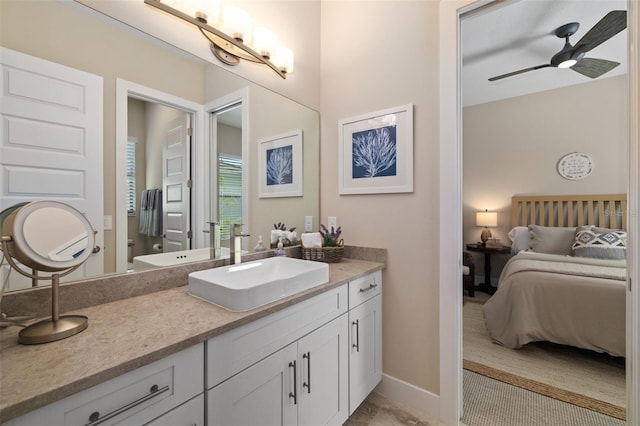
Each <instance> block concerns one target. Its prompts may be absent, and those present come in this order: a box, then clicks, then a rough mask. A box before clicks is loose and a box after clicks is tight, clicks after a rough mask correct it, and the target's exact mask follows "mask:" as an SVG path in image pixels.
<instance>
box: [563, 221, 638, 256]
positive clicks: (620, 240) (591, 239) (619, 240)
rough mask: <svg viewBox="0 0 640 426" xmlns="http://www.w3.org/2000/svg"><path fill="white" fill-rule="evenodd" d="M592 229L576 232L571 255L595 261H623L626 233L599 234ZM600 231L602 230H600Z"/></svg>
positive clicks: (625, 254)
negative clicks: (590, 258)
mask: <svg viewBox="0 0 640 426" xmlns="http://www.w3.org/2000/svg"><path fill="white" fill-rule="evenodd" d="M595 229H597V228H592V229H590V230H585V231H578V233H577V234H576V240H575V242H574V244H573V255H574V256H578V257H592V258H595V259H625V258H626V256H627V248H626V240H627V233H626V232H624V231H608V232H603V233H599V232H596V231H595ZM601 229H602V228H601Z"/></svg>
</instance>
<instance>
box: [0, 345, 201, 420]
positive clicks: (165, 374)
mask: <svg viewBox="0 0 640 426" xmlns="http://www.w3.org/2000/svg"><path fill="white" fill-rule="evenodd" d="M203 378H204V345H202V344H200V345H196V346H193V347H191V348H189V349H185V350H183V351H181V352H178V353H176V354H173V355H170V356H168V357H166V358H163V359H161V360H158V361H156V362H154V363H151V364H149V365H146V366H144V367H140V368H138V369H137V370H134V371H131V372H129V373H126V374H123V375H122V376H119V377H116V378H114V379H111V380H109V381H107V382H104V383H102V384H99V385H97V386H94V387H92V388H90V389H87V390H85V391H82V392H79V393H77V394H75V395H72V396H70V397H68V398H65V399H62V400H60V401H58V402H55V403H53V404H50V405H48V406H45V407H42V408H39V409H37V410H35V411H32V412H31V413H28V414H25V415H24V416H21V417H18V418H16V419H14V420H12V421H9V422H7V423H5V424H6V425H7V426H17V425H24V426H39V425H43V426H44V425H47V426H49V425H60V426H62V425H65V426H66V425H74V426H76V425H79V426H85V425H86V426H93V425H134V424H137V425H141V424H144V423H147V422H149V421H151V420H153V419H155V418H157V417H159V416H161V415H162V414H164V413H166V412H168V411H170V410H171V409H173V408H174V407H176V406H178V405H180V404H182V403H183V402H185V401H187V400H189V399H190V398H193V397H194V396H196V395H197V394H199V393H202V392H203V390H204V384H203V381H204V379H203Z"/></svg>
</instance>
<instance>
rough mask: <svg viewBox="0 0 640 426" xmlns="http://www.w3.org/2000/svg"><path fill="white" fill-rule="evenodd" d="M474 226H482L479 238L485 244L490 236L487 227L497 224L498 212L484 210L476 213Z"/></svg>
mask: <svg viewBox="0 0 640 426" xmlns="http://www.w3.org/2000/svg"><path fill="white" fill-rule="evenodd" d="M476 226H483V227H484V228H483V229H482V233H481V234H480V240H481V241H482V244H483V245H484V244H486V242H487V240H488V239H489V238H491V237H492V235H491V230H490V229H489V227H494V228H495V227H496V226H498V212H490V211H488V210H485V211H483V212H477V213H476Z"/></svg>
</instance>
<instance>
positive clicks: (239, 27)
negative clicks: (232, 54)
mask: <svg viewBox="0 0 640 426" xmlns="http://www.w3.org/2000/svg"><path fill="white" fill-rule="evenodd" d="M222 31H224V32H225V33H227V34H229V35H230V36H231V37H233V38H235V39H237V40H242V42H243V43H244V44H250V43H251V37H252V27H251V17H250V16H249V15H247V13H246V12H245V11H244V10H242V9H240V8H237V7H235V6H225V7H224V9H223V12H222Z"/></svg>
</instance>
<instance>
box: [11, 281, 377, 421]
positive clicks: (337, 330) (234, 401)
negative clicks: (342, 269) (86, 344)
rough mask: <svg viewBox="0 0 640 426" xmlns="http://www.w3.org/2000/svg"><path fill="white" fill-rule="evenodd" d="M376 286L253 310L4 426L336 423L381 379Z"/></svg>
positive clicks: (348, 287) (356, 285)
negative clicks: (197, 340)
mask: <svg viewBox="0 0 640 426" xmlns="http://www.w3.org/2000/svg"><path fill="white" fill-rule="evenodd" d="M381 288H382V273H381V272H379V271H378V272H374V273H372V274H369V275H367V276H365V277H362V278H358V279H355V280H352V281H350V282H349V283H347V284H343V285H340V286H339V287H335V288H332V289H330V290H327V291H324V292H322V293H320V294H317V295H315V296H313V297H310V298H308V299H306V300H303V301H301V302H298V303H293V304H290V305H289V306H287V307H285V308H283V309H281V310H277V311H275V312H270V311H268V310H267V311H264V312H261V313H259V314H262V315H263V316H262V317H261V318H258V319H255V320H251V321H250V322H246V323H244V324H243V325H240V326H237V324H236V325H232V326H230V327H229V329H228V330H222V329H220V330H219V332H221V333H222V334H219V335H217V336H215V337H213V338H212V339H209V340H208V341H206V342H205V343H201V344H198V345H195V346H193V347H191V348H188V349H184V350H182V351H181V352H177V353H175V354H173V355H169V356H167V357H166V358H163V359H160V360H158V361H155V362H153V363H151V364H148V365H145V366H143V367H140V368H138V369H136V370H133V371H131V372H128V373H125V374H123V375H122V376H119V377H116V378H113V379H111V380H108V381H106V382H104V383H102V384H99V385H97V386H94V387H92V388H90V389H87V390H84V391H82V392H78V393H77V394H74V395H71V396H69V397H67V398H64V399H62V400H59V401H57V402H54V403H52V404H50V405H47V406H45V407H42V408H39V409H37V410H34V411H32V412H30V413H27V414H25V415H23V416H21V417H18V418H15V419H12V420H11V421H8V422H6V423H5V424H6V426H40V425H47V426H50V425H56V426H63V425H64V426H67V425H74V426H76V425H78V426H97V425H136V426H140V425H148V426H204V425H205V424H206V425H210V426H216V425H220V426H239V425H275V424H278V425H303V426H307V425H309V426H321V425H338V426H339V425H342V424H343V423H344V422H345V421H346V420H347V419H348V417H349V416H350V415H351V414H352V413H353V411H354V410H355V409H356V408H357V407H358V406H359V405H360V404H361V403H362V401H363V400H364V398H366V396H367V395H368V394H369V393H370V392H371V391H372V390H373V389H374V387H375V386H376V385H377V384H378V383H379V382H380V380H381V377H382V321H381V317H382V294H381ZM285 303H286V302H285ZM207 312H208V311H207ZM240 320H242V317H240ZM229 324H231V322H230V323H229Z"/></svg>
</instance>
